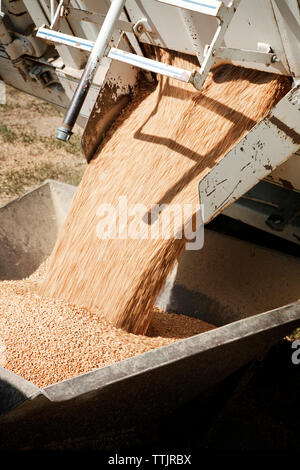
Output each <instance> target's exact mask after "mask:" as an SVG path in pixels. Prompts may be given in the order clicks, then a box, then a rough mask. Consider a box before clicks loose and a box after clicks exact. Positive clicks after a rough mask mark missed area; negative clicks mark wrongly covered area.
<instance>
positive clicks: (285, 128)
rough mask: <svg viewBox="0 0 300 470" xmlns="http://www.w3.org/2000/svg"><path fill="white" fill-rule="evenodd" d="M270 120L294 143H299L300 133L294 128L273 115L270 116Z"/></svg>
mask: <svg viewBox="0 0 300 470" xmlns="http://www.w3.org/2000/svg"><path fill="white" fill-rule="evenodd" d="M270 122H271V123H272V124H274V126H276V127H277V128H278V129H279V130H280V131H282V132H283V133H284V134H285V135H286V136H287V137H289V138H290V139H291V140H292V141H293V142H294V143H295V144H297V145H300V134H299V133H298V132H297V131H295V129H292V128H291V127H289V126H288V125H287V124H285V123H284V122H283V121H281V120H280V119H278V118H277V117H275V116H271V117H270Z"/></svg>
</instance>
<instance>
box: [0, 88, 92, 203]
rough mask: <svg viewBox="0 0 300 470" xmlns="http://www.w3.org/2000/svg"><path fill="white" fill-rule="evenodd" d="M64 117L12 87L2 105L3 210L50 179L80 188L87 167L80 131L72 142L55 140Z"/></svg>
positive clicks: (0, 193)
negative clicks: (10, 202) (13, 200)
mask: <svg viewBox="0 0 300 470" xmlns="http://www.w3.org/2000/svg"><path fill="white" fill-rule="evenodd" d="M62 117H63V114H62V113H61V112H60V111H58V110H57V109H56V108H55V107H54V106H53V105H51V104H49V103H47V102H45V101H41V100H40V99H38V98H35V97H33V96H30V95H27V94H25V93H23V92H21V91H19V90H16V89H14V88H12V87H10V86H7V88H6V104H2V105H0V207H1V206H3V205H5V204H6V203H7V202H9V201H11V200H12V199H14V198H16V197H18V196H20V195H22V194H24V193H25V192H27V191H29V190H30V189H33V188H35V187H36V186H38V185H39V184H41V183H42V182H43V181H44V180H45V179H47V178H53V179H56V180H59V181H63V182H65V183H69V184H73V185H78V184H79V182H80V180H81V177H82V175H83V172H84V170H85V168H86V166H87V164H86V161H85V158H84V155H83V152H82V150H81V144H80V139H81V134H82V130H81V128H80V127H78V126H77V127H76V129H75V132H74V135H73V136H72V138H71V140H70V142H68V143H63V142H60V141H58V140H57V139H56V138H55V133H56V128H57V126H58V125H60V124H61V122H62Z"/></svg>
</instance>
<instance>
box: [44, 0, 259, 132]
mask: <svg viewBox="0 0 300 470" xmlns="http://www.w3.org/2000/svg"><path fill="white" fill-rule="evenodd" d="M156 1H158V2H160V3H164V4H169V5H172V6H175V7H180V8H182V9H183V10H184V11H187V10H190V11H191V12H196V13H202V14H206V15H210V16H214V17H216V18H217V19H218V21H219V24H218V27H217V30H216V32H215V35H214V37H213V40H212V42H211V44H210V45H209V46H207V47H206V53H205V57H204V60H203V63H202V64H200V65H201V67H200V70H198V71H197V70H195V71H189V70H185V69H182V68H179V67H174V66H171V65H168V64H164V63H161V62H158V61H156V60H152V59H148V58H146V57H144V56H140V55H137V54H132V53H129V52H126V51H123V50H120V49H117V48H115V47H109V42H110V40H111V37H112V34H113V31H114V30H115V29H120V30H121V31H125V32H126V31H127V32H136V29H135V28H136V27H138V26H137V25H133V24H132V23H130V22H126V21H122V20H119V18H120V15H121V13H122V10H123V8H124V5H125V2H126V0H112V2H111V6H110V8H109V10H108V12H107V14H106V16H105V17H104V16H103V15H100V14H96V13H95V14H94V17H92V16H90V21H92V22H100V23H101V22H102V26H101V30H100V32H99V34H98V37H97V40H96V42H95V43H94V42H92V41H88V40H86V39H82V38H78V37H74V36H70V35H67V34H64V33H60V32H59V31H57V30H56V29H55V28H56V27H57V26H58V24H59V20H60V18H61V17H64V16H65V17H66V16H67V15H66V11H67V14H68V16H69V17H70V18H73V19H77V20H82V19H83V18H84V19H85V21H87V16H85V17H84V12H83V11H82V10H78V9H75V8H71V7H68V8H67V10H66V9H65V6H64V0H60V2H59V5H58V7H57V10H56V12H55V13H54V12H53V19H52V23H51V25H50V28H46V27H40V28H39V29H38V32H37V36H38V37H40V38H43V39H46V40H48V41H52V42H56V43H59V44H66V45H68V46H72V47H77V48H79V49H83V50H86V51H91V53H90V56H89V59H88V61H87V64H86V66H85V69H84V72H83V74H82V77H81V80H80V82H79V84H78V87H77V89H76V91H75V93H74V95H73V98H72V100H71V103H70V105H69V108H68V110H67V112H66V115H65V118H64V121H63V124H62V126H60V127H59V128H58V129H57V134H56V137H57V139H59V140H63V141H68V140H69V139H70V137H71V135H72V129H73V126H74V124H75V122H76V119H77V117H78V115H79V113H80V110H81V107H82V105H83V102H84V100H85V98H86V95H87V93H88V90H89V88H90V86H91V83H92V80H93V77H94V75H95V72H96V69H97V66H98V63H99V61H100V60H101V58H102V57H104V56H106V57H109V58H110V59H113V60H117V61H120V62H125V63H127V64H131V65H133V66H135V67H139V68H141V69H144V70H147V71H150V72H155V73H159V74H162V75H166V76H168V77H171V78H175V79H177V80H181V81H183V82H187V83H191V84H192V85H194V87H195V88H196V89H197V90H201V88H202V86H203V84H204V82H205V79H206V77H207V75H208V73H209V71H210V69H211V66H212V65H213V63H214V60H215V58H216V56H217V51H219V50H221V49H224V48H221V47H220V46H221V44H222V41H223V39H224V35H225V32H226V30H227V28H228V26H229V24H230V22H231V20H232V18H233V16H234V14H235V12H236V9H237V7H238V5H239V3H240V0H232V2H231V3H230V5H229V6H226V5H225V4H224V2H223V1H218V0H202V1H200V0H156ZM183 18H184V19H185V16H184V14H183ZM194 47H195V52H196V54H197V45H194ZM253 54H254V53H253ZM256 54H257V53H256ZM258 54H259V53H258ZM260 54H262V53H260ZM263 55H266V54H263ZM197 56H198V54H197ZM198 57H199V56H198Z"/></svg>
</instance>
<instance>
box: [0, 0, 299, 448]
mask: <svg viewBox="0 0 300 470" xmlns="http://www.w3.org/2000/svg"><path fill="white" fill-rule="evenodd" d="M99 30H100V32H99ZM149 46H156V47H157V46H158V47H164V48H168V49H171V50H175V51H179V52H183V53H188V54H191V55H195V56H196V57H197V59H198V61H199V67H196V69H195V71H194V72H192V73H191V72H188V71H185V70H182V69H178V68H175V67H170V66H165V65H164V64H160V63H158V62H157V61H154V60H153V58H150V57H149V56H148V51H149ZM224 62H228V63H232V64H234V65H242V66H244V67H249V68H255V69H258V70H262V71H269V72H273V73H278V74H281V75H286V76H288V77H290V81H291V90H290V91H289V92H288V93H287V95H286V96H284V97H283V99H282V100H281V101H280V102H279V103H278V104H277V105H276V106H275V107H274V108H273V109H272V110H271V111H270V113H269V114H268V115H267V116H266V117H265V118H264V119H263V120H262V121H261V122H259V123H258V124H257V125H256V126H255V127H254V128H253V129H252V130H251V131H250V132H249V133H248V134H247V135H246V136H245V137H244V138H243V139H242V141H241V142H239V144H238V145H237V146H235V147H234V148H233V149H232V150H231V151H230V152H229V153H228V154H227V155H225V157H224V158H223V159H222V161H221V162H220V163H219V164H218V165H216V166H215V167H213V168H212V169H211V170H210V171H208V173H207V175H206V176H205V177H204V178H203V179H202V180H201V182H200V183H199V198H200V202H201V203H202V204H204V208H205V212H204V214H205V215H204V216H205V223H208V222H210V221H211V220H212V219H214V218H215V217H216V216H217V215H219V214H220V213H222V214H223V215H224V214H225V215H226V216H227V217H229V218H232V219H236V220H238V221H242V222H244V223H246V224H248V225H252V226H254V227H257V228H259V229H260V230H263V231H264V232H268V233H270V234H272V235H273V236H274V235H275V236H277V237H281V238H284V239H286V240H288V241H290V242H293V243H294V244H295V245H297V244H299V242H300V230H299V227H300V220H299V211H300V196H299V190H300V177H299V169H300V165H299V147H300V135H299V132H300V125H299V123H300V120H299V115H300V114H299V111H300V84H299V76H300V8H299V2H298V1H297V0H263V1H262V0H252V1H251V2H250V1H249V0H241V1H236V0H233V1H232V2H229V1H223V2H221V1H217V0H205V1H189V0H174V1H165V0H139V1H135V0H127V1H119V0H113V1H112V2H109V1H103V2H101V3H100V2H96V1H95V0H86V1H84V0H82V1H79V0H77V1H75V0H74V1H73V0H71V1H64V0H60V1H54V0H51V1H47V0H39V1H37V2H31V1H27V0H22V1H21V0H16V1H10V2H8V1H7V2H6V1H3V2H1V20H0V76H1V78H2V80H3V82H6V83H9V84H11V85H13V86H15V87H17V88H19V89H22V90H24V91H26V92H28V93H31V94H34V95H36V96H39V97H41V98H42V99H46V100H48V101H49V102H51V103H53V104H55V105H56V106H59V107H62V108H66V109H67V111H66V115H65V118H64V121H63V123H62V124H61V126H60V127H59V128H58V131H57V137H58V138H59V139H61V140H68V139H69V138H71V135H72V127H73V125H74V123H75V121H77V122H78V123H79V124H80V125H81V126H82V127H84V128H85V130H84V134H83V139H82V145H83V149H84V152H85V154H86V157H87V160H88V161H89V160H91V159H92V158H93V156H94V154H95V152H96V150H97V148H98V146H99V144H100V143H101V139H102V138H103V136H104V135H105V131H106V130H107V129H108V127H109V126H110V124H111V123H112V122H113V121H114V119H115V118H116V116H117V115H118V114H119V113H120V111H121V109H122V108H123V107H124V106H126V104H127V103H128V102H129V100H130V99H131V96H132V94H133V93H134V91H135V87H136V85H137V82H138V79H139V74H138V70H140V69H143V70H145V73H146V74H147V75H146V76H147V77H148V79H149V80H153V75H152V74H153V73H162V74H164V75H167V76H171V77H172V78H177V79H178V80H183V81H186V82H190V83H191V84H192V85H193V86H194V87H195V88H196V89H198V90H201V88H202V86H203V84H204V82H205V79H206V77H207V74H208V73H209V71H210V69H211V67H212V66H213V65H214V64H218V63H224ZM48 184H50V183H48ZM52 184H54V183H52ZM45 191H46V192H47V191H48V190H46V189H45V188H43V191H42V192H43V193H44V194H45ZM60 191H61V192H60V194H61V195H62V194H63V192H64V190H63V189H61V190H60ZM47 194H48V196H47V197H49V198H50V202H49V201H48V203H46V204H45V212H44V218H45V220H44V221H43V223H45V224H47V223H50V222H49V220H50V219H47V216H46V214H47V211H49V214H50V212H51V210H52V211H53V210H54V213H55V217H54V219H55V220H58V219H59V217H62V215H61V214H62V212H63V209H62V205H63V204H65V202H64V203H61V202H60V201H61V200H60V199H59V198H58V199H57V198H56V196H55V194H56V193H55V191H54V192H53V190H51V191H50V190H49V191H48V193H47ZM68 194H69V192H68ZM30 197H31V195H27V196H26V198H27V200H29V199H30ZM32 197H36V193H35V195H34V196H32ZM53 198H54V199H53ZM68 198H69V196H66V199H65V198H64V197H63V196H62V200H63V201H65V200H68ZM54 200H55V201H56V202H55V204H54V203H52V201H54ZM23 202H24V201H22V202H20V201H19V202H17V203H13V204H22V203H23ZM26 204H27V203H26ZM67 205H68V204H66V206H67ZM33 207H34V204H33ZM50 209H51V210H50ZM5 211H6V213H7V214H9V212H10V211H12V212H13V208H12V206H11V207H10V208H6V209H5ZM56 211H58V212H56ZM61 211H62V212H61ZM8 216H9V215H7V217H8ZM37 217H38V213H37ZM50 218H51V217H50ZM52 220H53V213H52ZM27 223H28V222H27ZM22 224H24V230H25V232H26V231H27V232H26V233H27V234H28V233H30V231H29V230H28V227H27V229H26V228H25V226H26V220H24V221H22ZM22 224H20V226H21V225H22ZM3 225H4V224H3ZM7 230H9V229H7ZM10 230H11V231H12V232H13V231H14V230H15V232H17V229H16V227H13V223H11V224H10ZM20 232H21V230H20ZM4 236H5V237H6V238H5V239H6V240H7V238H9V236H8V232H7V233H4ZM20 238H22V237H21V236H20ZM206 238H207V242H206V244H207V247H206V248H205V250H204V251H203V252H201V253H197V254H193V255H191V254H184V255H183V256H182V258H181V259H180V260H179V263H178V266H177V269H176V271H174V272H173V273H172V275H171V276H170V278H169V279H168V282H167V285H166V288H165V291H164V292H162V293H161V295H160V297H159V298H158V300H157V302H158V304H159V305H161V306H163V307H164V308H166V309H172V310H173V311H178V312H183V313H185V314H192V315H198V316H200V317H201V315H203V311H205V312H209V314H210V319H211V318H214V321H215V324H216V325H217V326H218V328H216V329H215V330H213V331H209V332H206V333H203V334H201V335H200V336H195V337H192V338H188V339H186V340H181V341H178V342H177V343H175V344H174V345H170V346H167V347H164V348H159V349H157V350H154V351H151V352H149V353H146V354H144V355H141V356H137V357H134V358H132V359H129V360H126V361H122V362H120V363H117V364H114V365H112V366H109V367H106V368H103V369H99V370H97V371H93V372H91V373H89V374H84V375H82V376H79V377H75V378H74V379H70V380H67V381H64V382H61V383H58V384H55V385H52V386H50V387H47V388H46V389H44V390H40V389H38V388H37V387H36V386H35V385H34V384H31V383H28V382H26V381H24V380H23V379H21V378H20V377H17V376H15V375H14V374H12V373H10V372H8V371H6V370H5V369H2V371H1V382H0V396H1V409H0V411H1V413H2V418H1V421H2V423H1V430H0V436H1V439H0V442H1V445H2V443H3V446H4V447H5V446H6V445H8V446H9V445H12V443H13V442H14V444H15V445H24V442H25V441H26V442H27V444H28V445H31V443H34V442H38V441H39V439H40V440H44V441H46V440H47V439H48V440H51V439H52V440H55V439H60V438H63V436H66V435H71V434H74V433H75V434H76V433H77V435H78V436H80V435H82V434H84V433H85V432H86V429H87V428H89V429H90V431H91V432H92V430H93V429H96V428H97V427H98V426H99V425H100V428H101V429H102V430H103V432H104V431H105V430H107V429H111V428H112V427H113V426H117V425H120V426H122V425H123V424H124V421H126V422H127V424H128V422H134V420H136V419H138V417H141V416H143V415H145V414H149V410H150V412H152V413H153V414H155V413H156V412H158V411H159V409H164V410H167V409H170V408H172V407H174V406H176V405H177V404H178V403H180V402H182V401H184V400H186V399H188V398H190V397H192V396H194V395H195V394H197V393H199V392H200V391H201V390H203V389H205V388H207V387H209V386H210V385H211V384H213V383H215V382H217V381H220V380H222V379H223V378H224V377H226V376H227V375H229V374H231V373H232V372H233V371H235V370H237V369H239V368H240V367H241V366H242V365H244V364H245V363H247V362H249V361H250V360H251V359H253V358H254V357H256V356H257V355H259V354H264V352H265V351H266V350H267V349H268V348H269V347H270V345H271V344H272V343H273V342H276V341H277V340H278V339H280V338H282V337H283V336H284V335H285V334H287V333H289V332H290V331H291V330H292V329H293V328H294V327H296V326H298V325H299V318H300V306H299V303H297V300H298V297H299V295H298V292H299V289H298V286H299V272H300V270H299V259H298V258H297V257H294V256H289V255H284V254H282V253H278V252H277V251H276V250H272V249H271V246H269V247H268V248H262V247H258V246H257V245H254V244H252V243H249V242H246V241H242V240H238V239H236V238H232V237H230V236H226V235H220V234H219V233H215V232H212V233H211V232H208V233H207V237H206ZM11 246H12V251H13V250H14V245H13V243H12V244H11ZM20 246H21V245H20ZM25 247H26V244H25ZM39 248H41V247H39ZM51 248H52V246H51V240H50V241H49V245H47V246H46V244H45V247H44V251H43V250H42V249H40V251H37V252H35V256H36V258H35V260H34V261H32V260H31V261H30V262H31V263H32V266H33V265H34V264H35V263H38V262H40V261H42V260H43V259H44V258H45V257H46V256H47V255H48V254H49V252H50V251H51ZM21 249H22V247H21V248H20V250H21ZM49 250H50V251H49ZM31 252H32V253H33V252H34V250H31ZM232 252H234V253H238V256H239V257H240V259H242V260H243V263H240V264H242V265H243V267H242V268H241V267H240V268H239V267H238V266H235V269H230V270H228V272H227V273H224V266H230V267H232V261H231V259H230V254H231V253H232ZM27 256H28V257H30V254H28V253H27ZM200 258H202V263H203V262H205V260H206V262H207V269H208V271H209V266H210V265H211V264H212V263H213V266H214V269H213V272H211V273H210V276H211V277H210V276H207V279H206V283H203V284H202V285H201V286H200V287H199V284H198V287H197V289H196V287H195V284H194V282H193V280H194V278H195V277H196V274H195V273H197V266H199V259H200ZM212 260H213V261H212ZM220 260H222V262H220ZM254 260H255V261H254ZM218 262H219V263H220V264H219V265H218ZM28 263H29V261H28ZM258 266H259V270H260V276H258V275H257V271H258V269H257V267H258ZM239 269H240V270H239ZM229 271H230V272H231V276H232V278H230V277H229ZM226 274H227V275H228V277H227V281H228V285H231V286H232V287H234V286H237V285H238V283H239V282H241V280H242V282H243V283H244V285H245V286H247V289H246V290H245V291H244V292H243V293H242V295H241V296H240V297H238V296H235V294H236V290H235V289H234V288H233V289H231V290H230V289H227V292H228V295H227V296H226V295H225V293H224V290H222V289H221V288H219V287H218V286H219V285H220V284H221V283H222V282H221V281H220V280H221V279H222V280H223V279H224V278H225V277H226ZM17 275H18V274H10V275H8V276H17ZM3 276H4V277H5V274H3ZM212 286H213V291H212V290H211V288H212ZM258 286H259V288H258ZM281 286H284V287H281ZM204 305H205V308H203V306H204ZM201 306H202V309H201ZM203 319H204V318H203ZM145 396H147V397H148V401H147V404H146V403H145V401H144V400H142V399H140V398H141V397H145ZM128 403H130V404H133V403H135V404H136V406H130V409H131V416H128V413H125V410H127V411H128ZM146 405H147V406H146ZM130 420H131V421H130ZM42 429H43V436H41V430H42ZM24 436H27V437H26V439H25V441H24ZM25 445H26V443H25Z"/></svg>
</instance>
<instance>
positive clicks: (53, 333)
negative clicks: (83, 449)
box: [0, 268, 213, 387]
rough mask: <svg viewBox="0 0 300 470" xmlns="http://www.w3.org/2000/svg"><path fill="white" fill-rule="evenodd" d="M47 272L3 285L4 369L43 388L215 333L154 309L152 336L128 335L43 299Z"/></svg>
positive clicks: (0, 356)
mask: <svg viewBox="0 0 300 470" xmlns="http://www.w3.org/2000/svg"><path fill="white" fill-rule="evenodd" d="M44 271H45V270H44V269H43V268H42V269H41V270H40V271H39V272H37V273H36V274H34V275H33V276H31V277H30V278H28V279H25V280H23V281H3V282H1V283H0V366H2V367H6V368H7V369H9V370H11V371H12V372H15V373H16V374H18V375H20V376H21V377H23V378H24V379H26V380H29V381H31V382H33V383H35V384H36V385H38V386H40V387H45V386H47V385H50V384H53V383H55V382H58V381H60V380H64V379H68V378H71V377H74V376H76V375H78V374H82V373H84V372H89V371H92V370H93V369H97V368H99V367H104V366H107V365H109V364H113V363H114V362H118V361H121V360H123V359H127V358H129V357H132V356H135V355H136V354H141V353H144V352H146V351H149V350H151V349H154V348H158V347H160V346H165V345H167V344H169V343H172V342H174V341H176V340H178V339H180V338H185V337H188V336H191V335H194V334H197V333H202V332H203V331H207V330H210V329H211V328H213V326H212V325H209V324H207V323H205V322H202V321H200V320H197V319H194V318H189V317H185V316H183V315H176V314H167V313H165V312H162V311H159V310H158V309H154V313H153V322H152V325H151V328H150V329H149V332H148V336H136V335H133V334H130V333H127V332H125V331H123V330H120V329H117V328H114V327H113V326H112V325H111V324H110V323H109V322H107V321H106V319H105V317H104V316H103V315H101V313H99V312H97V313H95V312H89V311H88V310H86V309H84V308H79V307H76V306H74V305H70V304H67V303H66V302H62V301H59V300H54V299H49V298H45V297H44V298H41V297H40V296H39V295H38V294H37V289H38V286H39V283H40V282H41V280H42V278H43V275H44Z"/></svg>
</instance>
